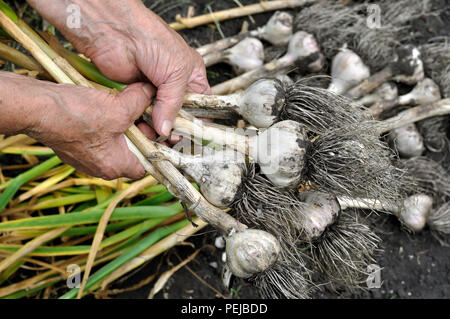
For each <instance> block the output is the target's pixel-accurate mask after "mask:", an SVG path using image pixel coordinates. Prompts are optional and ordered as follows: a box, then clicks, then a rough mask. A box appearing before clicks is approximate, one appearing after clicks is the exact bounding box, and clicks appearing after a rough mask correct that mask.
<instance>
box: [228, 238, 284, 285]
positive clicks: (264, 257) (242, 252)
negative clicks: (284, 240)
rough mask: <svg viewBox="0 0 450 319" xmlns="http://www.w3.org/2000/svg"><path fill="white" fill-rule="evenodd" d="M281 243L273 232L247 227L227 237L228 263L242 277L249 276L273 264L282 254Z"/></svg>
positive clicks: (234, 272)
mask: <svg viewBox="0 0 450 319" xmlns="http://www.w3.org/2000/svg"><path fill="white" fill-rule="evenodd" d="M280 250H281V247H280V244H279V242H278V240H277V239H276V238H275V237H274V236H273V235H271V234H269V233H267V232H264V231H261V230H257V229H247V230H245V231H243V232H236V233H234V234H232V235H231V236H230V237H228V238H227V239H226V253H227V265H228V267H229V268H230V270H231V272H232V273H233V274H234V275H235V276H237V277H240V278H249V277H251V276H253V275H255V274H257V273H260V272H263V271H264V270H266V269H268V268H269V267H270V266H271V265H273V264H274V263H275V262H276V261H277V258H278V255H279V254H280Z"/></svg>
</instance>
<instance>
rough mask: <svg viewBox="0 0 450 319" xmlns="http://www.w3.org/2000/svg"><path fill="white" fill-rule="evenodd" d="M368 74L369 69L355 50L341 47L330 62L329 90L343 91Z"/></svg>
mask: <svg viewBox="0 0 450 319" xmlns="http://www.w3.org/2000/svg"><path fill="white" fill-rule="evenodd" d="M369 76H370V69H369V67H368V66H366V65H365V64H364V62H363V61H362V59H361V58H360V57H359V55H357V54H356V53H355V52H353V51H351V50H349V49H347V48H343V49H341V51H340V52H339V53H338V54H337V55H336V56H335V57H334V58H333V62H332V64H331V77H332V80H331V83H330V86H329V87H328V90H329V91H330V92H333V93H336V94H342V93H345V92H346V91H347V90H349V89H351V88H352V87H354V86H356V85H358V84H359V83H361V82H362V81H363V80H364V79H367V78H368V77H369Z"/></svg>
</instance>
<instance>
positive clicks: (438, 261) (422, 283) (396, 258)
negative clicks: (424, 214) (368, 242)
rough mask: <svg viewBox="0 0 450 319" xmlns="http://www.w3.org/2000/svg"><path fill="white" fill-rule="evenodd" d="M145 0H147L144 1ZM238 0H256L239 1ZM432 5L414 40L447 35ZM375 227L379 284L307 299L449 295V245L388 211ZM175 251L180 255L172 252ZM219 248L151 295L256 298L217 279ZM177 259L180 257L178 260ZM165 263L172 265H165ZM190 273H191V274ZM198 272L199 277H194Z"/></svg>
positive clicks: (200, 1) (208, 33)
mask: <svg viewBox="0 0 450 319" xmlns="http://www.w3.org/2000/svg"><path fill="white" fill-rule="evenodd" d="M146 2H150V1H146ZM241 2H242V4H244V5H245V4H250V3H255V2H256V1H241ZM433 3H434V6H435V8H440V9H444V10H443V12H442V13H441V14H440V15H438V16H436V15H432V16H422V17H420V18H419V19H417V20H416V21H414V23H413V25H414V28H415V30H416V31H417V32H418V33H419V37H418V39H417V43H416V44H420V43H423V42H426V41H427V39H429V38H432V37H436V36H444V35H446V36H448V35H450V29H449V28H448V25H450V1H448V0H438V1H434V2H433ZM193 5H194V7H195V12H196V14H202V13H205V12H208V9H207V7H206V6H207V5H210V6H211V9H212V10H221V9H226V8H229V7H234V6H235V3H234V2H233V1H209V0H196V1H195V4H193ZM187 7H188V5H182V6H180V7H179V8H178V9H174V10H171V11H170V12H167V13H165V14H163V15H162V17H163V18H164V19H165V20H166V21H173V19H174V17H175V13H181V14H185V13H186V12H187ZM270 16H271V13H267V14H259V15H254V16H253V19H254V22H255V23H252V21H251V20H250V18H243V19H234V20H230V21H225V22H221V23H220V28H221V30H222V32H223V33H224V35H225V36H229V35H234V34H236V33H238V32H239V31H240V29H241V26H242V23H243V22H244V21H247V22H248V23H249V28H250V29H253V28H255V27H257V26H261V25H263V24H264V23H265V22H266V21H267V20H268V18H269V17H270ZM180 34H181V35H182V36H183V37H184V38H185V40H186V41H187V42H188V43H189V44H191V45H192V46H194V47H197V46H199V45H201V44H206V43H209V42H211V41H213V40H217V39H220V34H219V32H218V30H217V28H216V27H215V26H214V25H208V26H202V27H198V28H195V29H192V30H184V31H181V32H180ZM208 76H209V80H210V83H211V85H214V84H215V83H219V82H221V81H223V80H226V79H227V78H229V77H231V76H232V70H231V67H229V66H228V65H225V64H220V65H216V66H213V67H211V68H209V69H208ZM370 220H371V224H372V225H373V228H374V230H375V231H376V232H377V234H378V235H379V236H380V237H381V239H382V241H383V248H384V251H383V252H382V253H381V255H380V256H378V258H377V265H379V266H380V267H381V268H382V270H381V281H382V284H381V287H380V288H372V289H365V290H362V289H361V290H357V291H351V290H349V289H345V288H336V287H332V286H331V285H324V286H322V287H321V288H320V290H319V291H317V292H315V293H313V295H312V298H385V299H395V298H449V297H450V258H449V257H450V248H449V247H445V246H443V245H441V244H440V242H439V241H438V240H436V239H435V237H434V236H433V234H432V233H431V231H430V230H429V229H425V230H424V231H422V232H421V233H419V234H411V233H408V232H407V231H406V230H404V229H402V227H401V225H400V223H399V222H398V220H397V219H396V218H395V217H393V216H388V215H373V216H371V217H370ZM218 236H219V234H218V233H217V232H216V231H215V230H214V229H213V228H211V227H208V228H206V230H205V231H204V232H203V234H199V235H197V236H194V237H193V238H191V239H189V242H190V243H193V244H194V245H195V249H197V248H200V247H204V246H205V245H211V244H213V243H214V240H215V239H216V238H217V237H218ZM193 251H194V249H193V248H192V247H188V246H182V247H177V248H175V249H173V250H172V251H170V252H169V253H168V254H167V255H165V256H163V257H161V258H159V259H158V260H155V261H153V262H152V263H150V264H147V265H146V266H144V267H143V268H142V269H140V270H139V271H138V272H137V273H135V274H133V275H132V276H130V277H129V278H127V279H126V280H125V281H124V282H123V283H119V284H116V285H115V286H114V288H123V287H129V286H132V285H133V284H135V283H138V282H140V281H142V280H144V279H145V278H147V277H148V276H150V275H152V274H154V273H155V271H156V269H157V265H158V263H162V264H164V266H163V267H161V269H160V271H159V272H160V273H161V272H162V271H163V269H170V268H171V267H173V266H174V265H176V264H178V263H179V262H180V260H184V258H186V257H187V256H189V255H190V254H192V253H193ZM175 253H176V254H178V255H179V257H176V256H175ZM222 254H223V250H222V249H217V248H216V249H215V250H211V249H209V248H204V249H202V251H201V252H200V253H199V254H198V255H197V257H196V258H195V259H194V260H193V261H191V262H190V263H189V264H188V265H187V266H188V267H189V268H188V267H184V268H182V269H180V270H179V271H177V272H176V273H175V274H174V275H173V276H172V277H171V278H170V280H169V281H168V283H167V285H166V286H165V287H164V289H163V290H162V291H161V292H159V293H158V294H157V295H156V296H155V298H171V299H172V298H183V299H185V298H187V299H198V298H220V297H226V298H259V295H258V292H257V290H256V289H255V288H254V287H253V286H252V285H251V284H250V283H248V282H246V281H245V280H241V279H237V278H234V279H233V280H232V282H231V285H230V288H229V289H226V288H225V287H224V285H223V283H222V279H221V276H222V272H221V269H222V267H223V262H222ZM179 258H181V259H179ZM168 264H170V265H171V266H168ZM194 273H195V275H194ZM196 276H198V277H200V278H201V280H199V279H197V278H196ZM152 287H153V282H152V283H150V284H149V285H146V286H144V287H142V288H140V289H138V290H135V291H131V292H126V293H121V294H118V295H116V296H115V297H116V298H147V296H148V293H149V291H150V289H151V288H152Z"/></svg>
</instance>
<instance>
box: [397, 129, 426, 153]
mask: <svg viewBox="0 0 450 319" xmlns="http://www.w3.org/2000/svg"><path fill="white" fill-rule="evenodd" d="M389 138H390V140H391V143H392V144H394V147H395V149H397V151H398V153H399V154H400V156H401V157H404V158H411V157H415V156H420V155H421V154H422V153H423V152H424V151H425V146H424V143H423V137H422V135H420V133H419V131H418V130H417V127H416V125H415V124H414V123H411V124H408V125H405V126H402V127H399V128H396V129H393V130H392V131H391V134H390V135H389Z"/></svg>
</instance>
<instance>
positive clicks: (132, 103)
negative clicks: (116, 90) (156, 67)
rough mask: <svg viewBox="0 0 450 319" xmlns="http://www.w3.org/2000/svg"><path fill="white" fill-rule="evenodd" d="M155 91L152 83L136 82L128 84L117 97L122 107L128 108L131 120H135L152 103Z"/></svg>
mask: <svg viewBox="0 0 450 319" xmlns="http://www.w3.org/2000/svg"><path fill="white" fill-rule="evenodd" d="M155 91H156V90H155V88H154V86H153V85H151V84H148V83H134V84H131V85H129V86H127V87H126V88H125V89H124V90H123V91H122V92H120V94H118V95H117V96H116V97H115V98H116V102H117V103H118V105H119V106H120V107H124V108H126V109H127V114H128V116H129V120H130V121H131V122H134V121H135V120H137V119H138V118H139V117H140V116H141V115H142V113H144V111H145V109H146V108H147V107H148V106H149V105H150V103H151V101H152V98H153V96H154V95H155Z"/></svg>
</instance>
